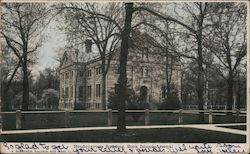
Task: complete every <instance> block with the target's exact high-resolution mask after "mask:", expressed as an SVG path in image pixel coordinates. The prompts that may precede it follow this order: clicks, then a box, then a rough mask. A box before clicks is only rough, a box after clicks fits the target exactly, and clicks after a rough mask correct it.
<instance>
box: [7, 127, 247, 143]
mask: <svg viewBox="0 0 250 154" xmlns="http://www.w3.org/2000/svg"><path fill="white" fill-rule="evenodd" d="M2 140H3V141H4V142H137V143H145V142H151V143H156V142H158V143H159V142H160V143H169V142H171V143H202V142H203V143H226V142H230V143H245V142H246V136H244V135H236V134H229V133H224V132H215V131H208V130H201V129H193V128H161V129H160V128H159V129H129V130H127V132H126V133H123V134H121V133H117V132H116V130H95V131H92V130H91V131H76V132H58V133H34V134H15V135H13V134H12V135H2Z"/></svg>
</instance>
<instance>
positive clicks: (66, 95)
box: [65, 87, 69, 98]
mask: <svg viewBox="0 0 250 154" xmlns="http://www.w3.org/2000/svg"><path fill="white" fill-rule="evenodd" d="M68 97H69V87H66V88H65V98H68Z"/></svg>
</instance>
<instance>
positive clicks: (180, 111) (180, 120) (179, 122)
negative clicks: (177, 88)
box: [178, 109, 183, 125]
mask: <svg viewBox="0 0 250 154" xmlns="http://www.w3.org/2000/svg"><path fill="white" fill-rule="evenodd" d="M178 117H179V118H178V124H179V125H180V124H182V123H183V119H182V109H180V110H179V116H178Z"/></svg>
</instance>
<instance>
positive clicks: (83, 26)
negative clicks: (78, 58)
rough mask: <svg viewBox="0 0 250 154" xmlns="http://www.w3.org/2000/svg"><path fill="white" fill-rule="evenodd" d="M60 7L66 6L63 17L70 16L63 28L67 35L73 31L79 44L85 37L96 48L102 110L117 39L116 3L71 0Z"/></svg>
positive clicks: (116, 47)
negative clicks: (82, 2) (100, 3)
mask: <svg viewBox="0 0 250 154" xmlns="http://www.w3.org/2000/svg"><path fill="white" fill-rule="evenodd" d="M61 9H66V13H65V15H66V18H67V19H69V20H70V26H69V27H68V28H67V31H68V33H70V34H69V35H75V37H76V39H77V37H78V40H79V39H80V40H81V41H80V43H81V44H83V42H85V41H86V40H91V41H93V44H94V45H96V47H97V49H98V51H99V55H100V57H101V70H102V71H101V72H102V86H101V88H102V95H101V96H102V97H101V101H102V109H103V110H105V109H106V76H107V73H108V71H109V67H110V63H111V60H112V58H113V55H114V52H115V51H117V49H118V45H119V43H120V26H119V24H117V23H119V21H118V20H119V19H120V18H121V14H120V13H121V11H122V9H121V6H120V3H110V4H109V5H105V4H104V5H102V6H100V5H97V4H95V3H92V4H89V3H86V4H83V5H80V6H79V5H78V4H77V5H75V4H71V5H70V6H62V7H61ZM114 21H115V22H114ZM68 22H69V21H68ZM77 35H78V36H77Z"/></svg>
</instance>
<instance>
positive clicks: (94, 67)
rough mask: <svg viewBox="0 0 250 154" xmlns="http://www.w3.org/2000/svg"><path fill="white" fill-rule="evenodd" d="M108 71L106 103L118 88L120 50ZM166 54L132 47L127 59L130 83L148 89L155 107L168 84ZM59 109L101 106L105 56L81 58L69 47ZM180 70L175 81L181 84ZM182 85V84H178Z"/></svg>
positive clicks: (148, 97) (62, 67) (136, 88)
mask: <svg viewBox="0 0 250 154" xmlns="http://www.w3.org/2000/svg"><path fill="white" fill-rule="evenodd" d="M112 57H113V58H112V60H111V62H110V66H109V70H108V72H107V75H106V81H105V82H106V90H105V92H106V102H107V103H106V104H107V105H108V100H107V98H108V96H109V94H110V92H114V91H115V86H116V84H117V80H118V77H119V52H115V54H114V55H113V56H112ZM165 71H166V65H165V58H164V57H163V56H161V55H152V54H149V53H148V52H146V51H142V52H138V51H130V52H129V56H128V62H127V78H128V85H129V87H130V88H131V89H133V90H134V91H135V92H136V93H137V94H139V93H140V92H141V91H142V90H144V93H145V94H144V95H145V96H144V97H145V99H146V101H147V102H148V103H149V104H150V107H151V108H154V107H155V106H156V104H157V103H160V102H161V101H162V99H163V93H164V91H163V88H162V87H163V86H164V85H165V84H166V79H165V78H166V73H165ZM59 72H60V100H59V109H61V110H64V109H76V108H78V109H101V107H102V105H101V96H102V72H101V58H100V57H96V58H93V59H92V60H89V61H87V62H78V60H77V58H76V54H75V52H73V51H70V50H68V51H66V52H65V53H64V55H63V58H62V62H61V65H60V68H59ZM179 76H180V74H179V71H177V70H176V71H175V72H174V73H173V79H174V82H175V85H177V86H179V84H180V82H179V81H180V80H179V79H180V78H179ZM177 88H178V87H177Z"/></svg>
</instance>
